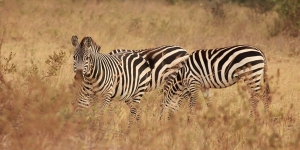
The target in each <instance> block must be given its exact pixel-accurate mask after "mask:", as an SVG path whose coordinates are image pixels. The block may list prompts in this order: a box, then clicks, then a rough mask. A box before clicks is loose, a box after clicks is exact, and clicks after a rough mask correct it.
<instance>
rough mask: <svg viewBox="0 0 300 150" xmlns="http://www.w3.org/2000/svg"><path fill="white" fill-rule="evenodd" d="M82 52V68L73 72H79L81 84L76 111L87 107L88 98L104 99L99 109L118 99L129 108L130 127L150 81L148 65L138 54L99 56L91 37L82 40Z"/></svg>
mask: <svg viewBox="0 0 300 150" xmlns="http://www.w3.org/2000/svg"><path fill="white" fill-rule="evenodd" d="M81 50H83V52H80V53H83V59H82V60H83V65H81V66H76V71H79V72H82V75H83V82H82V87H81V90H80V93H79V95H78V97H77V102H78V103H77V107H81V108H87V107H89V105H90V98H93V96H94V95H102V96H103V97H104V100H103V104H102V108H105V107H106V106H107V105H108V104H109V103H110V101H111V99H113V98H116V97H119V98H120V100H125V103H126V104H127V105H128V106H129V108H130V118H129V127H130V124H131V123H132V119H133V118H135V119H137V120H138V119H139V118H138V114H137V111H138V109H139V105H138V104H139V103H140V100H141V98H142V96H143V94H144V93H145V90H146V89H147V88H148V85H149V82H150V80H151V77H150V70H151V69H150V65H149V64H148V62H147V61H146V60H145V59H144V58H143V57H141V56H140V55H139V54H137V53H118V54H115V55H108V54H102V53H99V51H100V46H98V45H97V44H96V43H95V42H94V41H93V39H92V38H91V37H85V38H83V39H82V41H81ZM78 53H79V52H78ZM78 53H75V54H78ZM75 109H77V108H75Z"/></svg>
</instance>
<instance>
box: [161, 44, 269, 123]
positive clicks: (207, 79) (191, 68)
mask: <svg viewBox="0 0 300 150" xmlns="http://www.w3.org/2000/svg"><path fill="white" fill-rule="evenodd" d="M239 80H244V81H245V83H246V84H247V87H248V89H249V93H250V95H251V97H250V101H251V103H252V109H251V111H250V116H252V112H253V111H254V113H255V114H256V115H258V112H256V107H257V105H258V98H262V99H263V103H264V107H265V110H266V111H268V108H269V104H270V103H271V96H270V87H269V83H268V77H267V62H266V58H265V55H264V54H263V52H262V51H261V50H259V49H258V48H256V47H253V46H248V45H236V46H229V47H224V48H217V49H208V50H196V51H194V52H193V53H191V54H190V56H189V58H188V59H187V60H186V61H185V62H184V67H182V68H181V69H180V70H179V73H178V74H176V75H172V76H171V77H170V78H169V80H168V81H166V84H165V87H164V106H163V108H162V110H161V114H160V118H161V117H162V113H163V111H164V109H165V108H170V107H171V110H172V111H174V110H177V109H178V108H179V105H180V102H181V99H182V98H183V97H184V98H186V99H188V98H190V104H189V107H190V111H191V113H193V111H194V110H193V109H194V105H195V101H196V98H197V95H198V87H200V89H201V91H202V93H203V96H204V99H205V101H206V104H207V106H208V107H210V103H211V102H210V101H211V96H210V92H209V89H210V88H226V87H229V86H231V85H233V84H235V83H237V81H239ZM262 80H263V81H264V86H262V85H261V81H262ZM263 87H264V89H263ZM174 95H178V96H179V97H180V100H179V102H174V100H173V98H174ZM174 103H179V104H178V105H174ZM174 106H175V107H174Z"/></svg>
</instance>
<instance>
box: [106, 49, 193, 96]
mask: <svg viewBox="0 0 300 150" xmlns="http://www.w3.org/2000/svg"><path fill="white" fill-rule="evenodd" d="M120 52H121V53H122V52H134V53H138V54H139V55H141V56H142V57H143V58H144V59H146V60H147V61H148V63H149V64H150V68H151V82H150V86H149V88H148V89H147V91H152V90H155V89H157V88H159V87H160V86H161V85H163V84H164V83H165V80H166V79H167V78H168V76H170V75H171V74H176V73H177V72H178V71H179V69H180V68H181V67H183V65H182V62H183V61H184V60H186V59H188V58H189V54H188V53H187V51H186V50H185V49H183V48H182V47H180V46H175V45H163V46H160V47H155V48H148V49H141V50H128V49H115V50H113V51H111V52H110V53H109V54H110V55H113V54H117V53H120Z"/></svg>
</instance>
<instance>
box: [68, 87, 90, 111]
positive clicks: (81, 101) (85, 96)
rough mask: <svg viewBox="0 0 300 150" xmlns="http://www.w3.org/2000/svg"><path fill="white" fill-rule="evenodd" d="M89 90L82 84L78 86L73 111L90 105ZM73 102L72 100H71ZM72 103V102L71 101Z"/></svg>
mask: <svg viewBox="0 0 300 150" xmlns="http://www.w3.org/2000/svg"><path fill="white" fill-rule="evenodd" d="M89 93H90V92H89V91H88V89H87V88H85V87H84V86H83V87H81V88H80V92H79V94H78V95H77V97H76V99H77V105H75V107H74V111H75V112H78V111H81V110H83V109H86V108H89V106H90V94H89ZM72 103H73V102H72ZM73 105H74V103H73Z"/></svg>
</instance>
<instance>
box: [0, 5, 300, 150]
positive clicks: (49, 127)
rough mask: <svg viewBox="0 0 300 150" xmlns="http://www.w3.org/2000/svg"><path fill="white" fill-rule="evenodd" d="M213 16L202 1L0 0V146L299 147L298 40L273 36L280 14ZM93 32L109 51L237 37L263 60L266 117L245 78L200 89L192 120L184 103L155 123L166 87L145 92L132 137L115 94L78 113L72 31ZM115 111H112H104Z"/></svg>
mask: <svg viewBox="0 0 300 150" xmlns="http://www.w3.org/2000/svg"><path fill="white" fill-rule="evenodd" d="M224 13H225V15H224V16H222V17H216V16H214V15H212V13H211V11H210V7H209V5H206V4H205V3H200V2H194V3H180V2H179V3H177V4H175V5H170V4H168V3H166V2H160V1H149V2H145V1H137V0H136V1H134V0H132V1H121V0H110V1H107V2H106V1H99V0H97V1H84V0H60V1H58V0H56V1H47V0H31V1H26V0H0V37H2V35H3V41H2V42H1V47H0V48H1V49H0V50H1V53H0V56H1V65H0V66H1V68H0V70H1V74H0V77H1V78H0V79H1V80H0V95H1V96H0V149H154V148H160V149H171V148H172V149H297V148H298V147H299V146H300V143H299V141H300V120H299V119H300V114H299V113H300V110H299V109H298V108H299V107H300V83H299V79H300V73H299V69H300V68H299V63H300V59H299V57H300V39H299V38H291V37H288V36H284V35H278V36H276V37H269V32H271V28H272V22H273V19H274V18H276V17H277V15H276V13H274V12H269V13H267V14H264V15H259V14H256V13H255V12H254V11H252V10H249V9H247V8H242V7H239V6H237V5H234V4H227V5H226V6H225V7H224ZM74 34H76V35H78V36H79V38H82V37H83V36H91V37H93V39H95V41H96V42H97V43H99V44H100V45H101V46H102V52H103V53H108V52H109V51H110V50H113V49H115V48H128V49H140V48H149V47H156V46H160V45H167V44H171V45H180V46H182V47H184V48H186V49H187V50H188V51H189V52H192V51H193V50H196V49H204V48H216V47H222V46H230V45H235V44H250V45H254V46H257V47H259V48H261V49H262V50H263V51H264V52H265V55H266V57H267V60H268V66H269V68H268V69H269V76H270V78H271V90H272V97H273V101H272V104H271V107H270V114H265V113H264V109H263V107H262V103H260V104H259V111H260V114H261V116H260V119H259V120H258V121H256V122H255V121H253V119H252V118H249V112H250V104H249V102H248V95H247V94H246V91H243V90H242V89H243V88H241V87H243V83H239V84H238V85H234V86H232V87H230V88H226V89H222V90H212V93H213V104H214V106H215V107H214V109H211V110H208V109H207V108H206V107H205V103H204V101H203V98H202V95H199V98H198V101H197V111H196V115H195V116H194V117H193V120H192V122H191V123H190V124H187V119H186V118H187V112H188V107H187V102H184V103H183V105H182V107H181V109H180V111H179V112H177V113H176V116H175V117H174V119H173V120H171V121H167V120H166V119H165V120H162V121H159V120H158V117H159V112H160V102H161V99H162V94H161V93H160V92H159V90H157V91H153V92H149V93H147V94H146V95H145V96H144V98H143V100H142V102H141V105H142V110H143V113H142V116H141V117H142V118H141V121H140V122H138V123H137V124H136V125H134V126H133V128H132V129H131V131H130V132H129V134H127V132H126V130H127V118H128V111H129V109H128V108H127V106H126V105H125V103H124V102H119V101H118V100H115V101H113V102H112V103H111V104H112V105H111V110H112V113H110V111H109V110H110V109H107V111H105V112H104V115H105V116H102V115H98V114H99V110H98V105H96V106H95V107H93V108H92V109H90V110H89V111H86V112H81V113H72V109H71V108H72V107H71V104H70V103H71V102H72V101H73V100H74V92H73V91H72V89H71V88H70V86H69V85H70V84H72V83H73V77H74V73H73V70H72V69H73V57H72V53H73V46H72V45H71V41H70V38H71V36H72V35H74ZM108 115H109V116H108Z"/></svg>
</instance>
